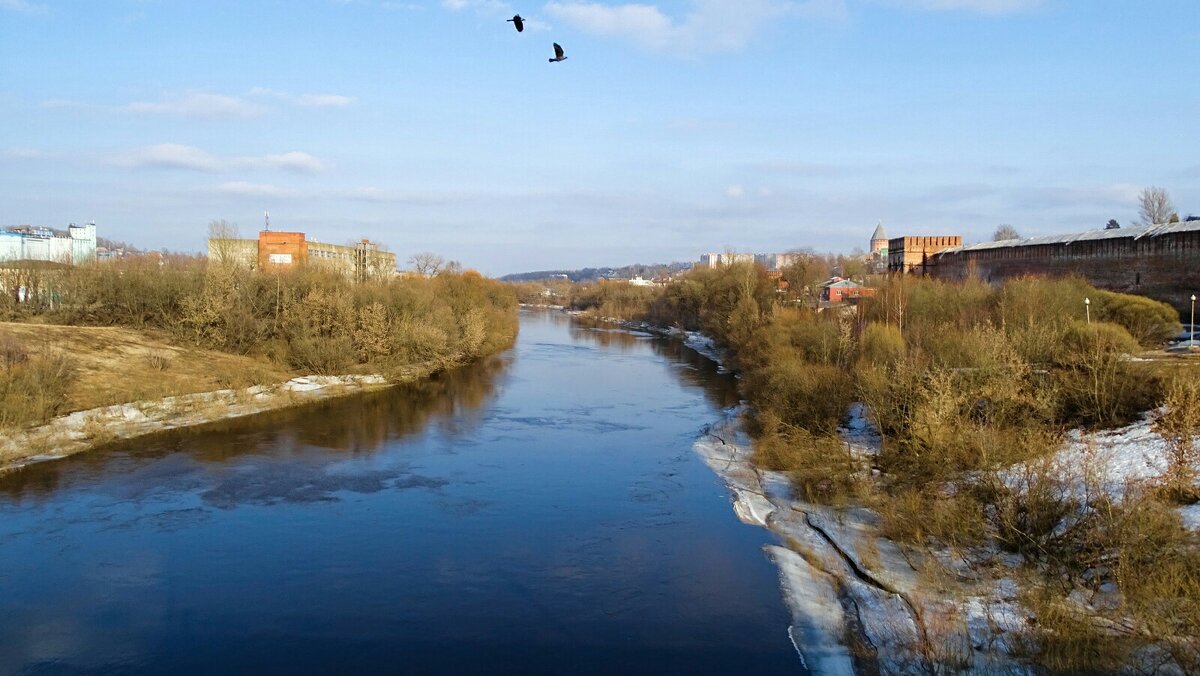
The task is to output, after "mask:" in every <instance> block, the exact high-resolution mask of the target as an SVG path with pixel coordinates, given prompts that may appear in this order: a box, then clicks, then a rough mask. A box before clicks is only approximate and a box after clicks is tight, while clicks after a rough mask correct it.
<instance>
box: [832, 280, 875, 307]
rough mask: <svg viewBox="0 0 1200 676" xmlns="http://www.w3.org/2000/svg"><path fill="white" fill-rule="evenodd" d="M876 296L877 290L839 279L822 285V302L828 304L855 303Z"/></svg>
mask: <svg viewBox="0 0 1200 676" xmlns="http://www.w3.org/2000/svg"><path fill="white" fill-rule="evenodd" d="M874 295H875V289H872V288H871V287H869V286H863V285H862V284H858V283H856V282H852V281H850V280H848V279H841V278H838V277H834V278H833V279H831V280H829V281H828V282H825V283H824V284H822V285H821V300H823V301H825V302H826V303H835V304H836V303H846V302H855V301H857V300H858V299H859V298H870V297H871V296H874Z"/></svg>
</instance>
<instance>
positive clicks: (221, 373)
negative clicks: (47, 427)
mask: <svg viewBox="0 0 1200 676" xmlns="http://www.w3.org/2000/svg"><path fill="white" fill-rule="evenodd" d="M5 341H19V342H20V344H22V345H24V346H25V349H26V351H27V352H28V353H36V352H38V351H45V350H53V351H58V352H61V353H64V354H68V355H70V358H71V360H72V362H73V364H74V367H75V373H76V381H75V383H74V384H73V385H72V386H71V387H70V388H69V389H68V391H67V392H66V393H65V396H64V398H63V400H62V402H61V403H62V405H61V406H60V407H59V410H58V411H57V412H58V413H66V412H70V411H81V410H86V409H90V408H96V407H100V406H109V405H112V404H121V403H126V402H130V401H138V400H142V399H158V398H161V397H166V396H172V395H176V394H190V393H193V392H208V391H211V390H219V389H224V388H229V387H234V388H241V387H248V386H250V385H255V384H262V383H271V382H279V381H282V380H287V379H288V378H290V377H291V375H292V374H290V373H289V372H287V371H285V370H283V369H281V368H279V367H277V366H274V365H272V364H270V363H268V362H266V361H265V360H261V359H254V358H251V357H244V356H240V355H233V354H228V353H224V352H216V351H213V350H202V349H198V348H194V347H181V346H178V345H173V344H171V343H169V342H168V341H167V339H166V336H164V335H162V334H156V333H154V332H150V331H139V330H134V329H125V328H116V327H91V326H56V325H46V324H15V323H0V344H7V343H5Z"/></svg>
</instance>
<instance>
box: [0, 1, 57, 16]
mask: <svg viewBox="0 0 1200 676" xmlns="http://www.w3.org/2000/svg"><path fill="white" fill-rule="evenodd" d="M0 9H7V10H10V11H13V12H20V13H22V14H39V13H41V12H44V11H46V7H45V5H35V4H33V3H32V2H28V1H27V0H0Z"/></svg>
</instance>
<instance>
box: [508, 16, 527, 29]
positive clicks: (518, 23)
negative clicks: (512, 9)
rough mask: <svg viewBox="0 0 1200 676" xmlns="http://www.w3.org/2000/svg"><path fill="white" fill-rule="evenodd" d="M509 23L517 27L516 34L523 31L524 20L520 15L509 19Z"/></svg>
mask: <svg viewBox="0 0 1200 676" xmlns="http://www.w3.org/2000/svg"><path fill="white" fill-rule="evenodd" d="M509 21H511V22H512V25H514V26H516V27H517V32H518V33H520V32H523V31H524V30H525V19H522V18H521V15H520V14H518V15H516V16H514V17H513V18H511V19H509Z"/></svg>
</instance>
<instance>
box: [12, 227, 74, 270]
mask: <svg viewBox="0 0 1200 676" xmlns="http://www.w3.org/2000/svg"><path fill="white" fill-rule="evenodd" d="M95 259H96V224H95V223H85V224H84V225H76V224H74V223H72V224H70V225H69V226H67V234H66V236H63V235H61V234H58V233H56V232H54V231H53V230H51V229H50V228H40V227H31V226H27V225H23V226H14V227H9V228H4V229H3V230H0V261H52V262H55V263H64V264H67V265H78V264H80V263H83V262H86V261H91V260H95Z"/></svg>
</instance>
